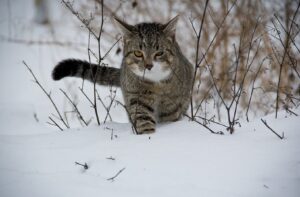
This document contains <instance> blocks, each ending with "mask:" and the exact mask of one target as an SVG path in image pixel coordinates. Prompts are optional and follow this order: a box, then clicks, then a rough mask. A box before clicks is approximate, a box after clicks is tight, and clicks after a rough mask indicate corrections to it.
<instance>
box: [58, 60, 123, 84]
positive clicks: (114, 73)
mask: <svg viewBox="0 0 300 197" xmlns="http://www.w3.org/2000/svg"><path fill="white" fill-rule="evenodd" d="M120 73H121V72H120V69H118V68H113V67H105V66H99V65H97V64H92V63H89V62H87V61H82V60H76V59H66V60H63V61H61V62H59V63H58V64H57V65H56V66H55V68H54V69H53V71H52V78H53V79H54V80H60V79H62V78H64V77H79V78H83V79H87V80H89V81H91V82H94V81H95V82H96V83H97V84H100V85H112V86H120Z"/></svg>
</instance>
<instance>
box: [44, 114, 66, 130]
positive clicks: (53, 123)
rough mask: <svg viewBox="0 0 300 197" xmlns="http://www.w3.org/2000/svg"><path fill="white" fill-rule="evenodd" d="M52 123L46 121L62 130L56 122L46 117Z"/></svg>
mask: <svg viewBox="0 0 300 197" xmlns="http://www.w3.org/2000/svg"><path fill="white" fill-rule="evenodd" d="M48 118H49V119H50V120H51V122H52V123H50V122H47V123H48V124H50V125H54V126H57V127H58V128H59V130H61V131H63V129H62V128H61V127H60V126H59V125H58V124H57V122H55V121H54V120H53V119H52V118H51V117H50V116H49V117H48Z"/></svg>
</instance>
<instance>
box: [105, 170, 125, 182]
mask: <svg viewBox="0 0 300 197" xmlns="http://www.w3.org/2000/svg"><path fill="white" fill-rule="evenodd" d="M125 169H126V168H122V169H121V170H119V171H118V172H117V174H116V175H114V176H113V177H111V178H108V179H106V180H108V181H112V182H113V181H114V180H115V178H117V177H118V176H119V175H120V174H121V173H122V172H123V171H124V170H125Z"/></svg>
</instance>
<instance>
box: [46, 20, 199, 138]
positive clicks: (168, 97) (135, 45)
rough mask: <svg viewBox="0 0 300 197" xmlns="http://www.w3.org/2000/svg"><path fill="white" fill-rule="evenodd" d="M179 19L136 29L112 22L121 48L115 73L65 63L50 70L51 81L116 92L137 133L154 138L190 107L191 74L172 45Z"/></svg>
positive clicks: (86, 64) (82, 63)
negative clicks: (81, 82)
mask: <svg viewBox="0 0 300 197" xmlns="http://www.w3.org/2000/svg"><path fill="white" fill-rule="evenodd" d="M178 18H179V17H178V16H176V17H174V18H173V19H171V20H170V21H169V22H167V23H166V24H161V23H139V24H136V25H130V24H127V23H125V22H124V21H122V20H120V19H118V18H115V21H116V23H117V24H118V25H119V26H120V29H121V30H122V33H123V43H124V49H123V55H124V57H123V60H122V65H121V68H120V69H118V68H112V67H103V66H99V65H97V64H92V63H89V62H87V61H81V60H75V59H66V60H63V61H61V62H60V63H58V64H57V65H56V66H55V68H54V70H53V72H52V77H53V79H54V80H60V79H62V78H64V77H68V76H73V77H80V78H83V79H87V80H90V81H92V82H93V81H94V79H95V81H96V83H97V84H100V85H112V86H118V87H121V90H122V94H123V97H124V101H125V107H126V110H127V113H128V116H129V120H130V121H131V123H132V125H133V127H134V128H135V130H136V133H137V134H148V133H153V132H155V128H156V124H157V123H159V122H166V121H177V120H179V119H180V118H181V117H182V115H183V114H184V113H185V112H186V111H187V109H188V107H189V101H190V96H191V89H192V81H193V80H192V79H193V72H194V68H193V66H192V64H191V63H190V62H189V61H188V60H187V58H186V57H185V56H184V55H183V54H182V51H181V50H180V47H179V45H178V43H177V41H176V39H175V33H176V24H177V21H178Z"/></svg>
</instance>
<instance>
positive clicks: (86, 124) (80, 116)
mask: <svg viewBox="0 0 300 197" xmlns="http://www.w3.org/2000/svg"><path fill="white" fill-rule="evenodd" d="M59 90H60V91H61V92H62V93H63V94H64V95H65V97H66V98H67V99H68V101H69V102H70V103H71V104H72V106H73V108H74V110H75V112H76V113H77V115H78V118H79V120H81V121H82V122H83V123H84V124H85V126H88V123H87V122H86V121H85V120H84V118H83V117H82V115H81V113H80V111H79V110H78V108H77V105H76V104H75V103H74V102H73V101H72V99H71V98H70V97H69V96H68V95H67V93H66V92H65V91H64V90H63V89H61V88H60V89H59Z"/></svg>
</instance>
